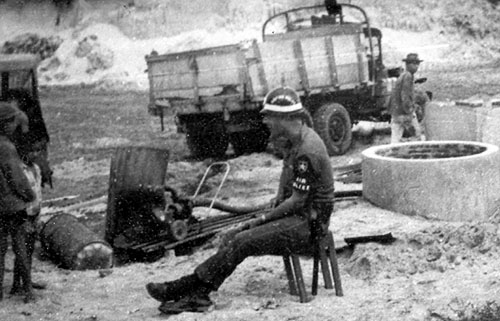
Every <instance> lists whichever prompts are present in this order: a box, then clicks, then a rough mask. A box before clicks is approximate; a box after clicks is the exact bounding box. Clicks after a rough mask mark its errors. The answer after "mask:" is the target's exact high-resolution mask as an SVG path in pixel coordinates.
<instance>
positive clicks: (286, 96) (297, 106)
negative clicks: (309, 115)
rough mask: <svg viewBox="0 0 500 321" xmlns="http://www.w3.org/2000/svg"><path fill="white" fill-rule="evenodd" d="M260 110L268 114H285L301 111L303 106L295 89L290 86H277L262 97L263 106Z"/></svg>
mask: <svg viewBox="0 0 500 321" xmlns="http://www.w3.org/2000/svg"><path fill="white" fill-rule="evenodd" d="M260 112H261V113H262V114H268V115H275V116H285V115H292V114H300V113H303V112H304V107H303V106H302V103H301V102H300V97H299V95H298V94H297V92H295V90H293V89H292V88H290V87H278V88H275V89H273V90H271V91H270V92H268V93H267V95H266V97H265V98H264V108H262V110H261V111H260Z"/></svg>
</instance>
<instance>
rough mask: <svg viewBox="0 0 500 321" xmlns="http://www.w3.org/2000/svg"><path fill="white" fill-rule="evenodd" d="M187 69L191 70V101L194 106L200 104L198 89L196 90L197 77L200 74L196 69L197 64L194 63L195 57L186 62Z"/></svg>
mask: <svg viewBox="0 0 500 321" xmlns="http://www.w3.org/2000/svg"><path fill="white" fill-rule="evenodd" d="M188 64H189V69H190V70H191V76H192V77H193V78H192V85H193V100H194V104H199V103H200V89H199V88H198V76H199V74H200V70H199V68H198V62H197V61H196V57H195V56H192V57H190V58H189V60H188Z"/></svg>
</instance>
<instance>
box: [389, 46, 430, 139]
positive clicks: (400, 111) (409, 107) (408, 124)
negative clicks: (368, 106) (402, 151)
mask: <svg viewBox="0 0 500 321" xmlns="http://www.w3.org/2000/svg"><path fill="white" fill-rule="evenodd" d="M403 61H404V62H405V63H406V70H405V71H404V72H403V73H402V74H401V75H400V76H399V78H398V80H397V81H396V85H395V88H394V90H393V91H392V96H391V100H390V110H391V144H394V143H399V142H400V141H401V138H402V137H403V133H404V131H405V129H406V130H411V128H412V127H413V128H414V129H415V136H416V137H417V138H419V139H420V140H425V137H424V136H423V135H422V130H421V128H420V124H419V123H418V119H417V116H416V114H415V110H416V105H415V89H414V75H415V73H416V72H417V70H418V67H419V65H420V63H421V62H422V61H423V60H420V59H419V58H418V55H417V54H416V53H410V54H408V55H407V56H406V59H403Z"/></svg>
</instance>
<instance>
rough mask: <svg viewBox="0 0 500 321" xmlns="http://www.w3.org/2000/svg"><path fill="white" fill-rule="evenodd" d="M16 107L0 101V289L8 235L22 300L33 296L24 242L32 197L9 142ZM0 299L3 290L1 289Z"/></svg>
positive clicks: (11, 144)
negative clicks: (20, 278)
mask: <svg viewBox="0 0 500 321" xmlns="http://www.w3.org/2000/svg"><path fill="white" fill-rule="evenodd" d="M18 115H19V110H18V109H17V108H15V107H14V106H13V105H12V104H10V103H0V289H2V288H3V279H4V272H5V254H6V251H7V238H8V236H9V235H10V236H11V238H12V249H13V251H14V254H15V256H16V260H19V262H20V263H21V264H20V271H19V272H20V273H21V277H22V278H23V280H25V282H24V289H23V290H24V292H25V295H26V297H25V301H26V302H29V301H31V300H33V299H34V296H33V291H32V287H31V271H30V269H29V266H28V259H27V253H26V244H25V230H24V228H23V224H24V222H25V220H26V217H27V214H26V207H27V203H28V202H31V201H33V200H34V199H35V193H34V192H33V190H32V189H31V186H30V183H29V181H28V178H27V177H26V176H25V174H24V172H23V169H22V161H21V159H20V158H19V155H18V153H17V151H16V148H15V146H14V144H13V143H12V141H11V138H12V135H13V133H14V131H15V129H16V127H17V125H18V123H17V119H18V118H17V116H18ZM0 298H3V293H1V292H0Z"/></svg>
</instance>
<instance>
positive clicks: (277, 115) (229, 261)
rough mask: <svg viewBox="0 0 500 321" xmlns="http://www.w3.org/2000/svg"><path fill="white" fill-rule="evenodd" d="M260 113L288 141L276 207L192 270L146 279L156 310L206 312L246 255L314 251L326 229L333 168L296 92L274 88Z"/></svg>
mask: <svg viewBox="0 0 500 321" xmlns="http://www.w3.org/2000/svg"><path fill="white" fill-rule="evenodd" d="M261 112H262V113H263V115H264V123H265V124H266V125H267V126H268V127H269V129H270V132H271V140H275V139H281V138H282V137H286V139H287V140H288V141H289V143H290V145H289V149H288V150H287V153H286V155H285V158H284V160H283V170H282V173H281V177H280V184H279V189H278V194H277V197H276V201H275V204H274V207H273V209H272V210H271V212H270V213H268V214H266V217H265V219H263V220H262V222H263V224H261V225H258V226H252V228H250V229H248V230H243V231H239V232H238V233H236V234H234V235H232V238H231V240H230V242H227V244H225V245H224V246H221V247H220V248H219V250H218V251H217V253H215V254H214V255H213V256H211V257H210V258H208V259H207V260H206V261H205V262H203V263H202V264H200V265H199V266H198V267H197V268H196V269H195V270H194V273H193V274H189V275H187V276H184V277H182V278H180V279H178V280H175V281H171V282H164V283H148V284H147V285H146V289H147V291H148V293H149V295H150V296H152V297H153V298H154V299H156V300H158V301H160V302H163V304H162V305H161V306H160V311H162V312H164V313H167V314H173V313H180V312H184V311H204V310H206V308H207V307H209V306H210V305H211V304H212V302H211V301H210V297H209V293H210V292H212V291H217V289H218V288H219V287H220V286H221V285H222V283H223V282H224V280H225V279H226V278H227V277H229V276H230V275H231V274H232V272H233V271H234V270H235V269H236V267H237V266H238V264H240V263H241V262H243V260H244V259H245V258H247V257H249V256H260V255H290V254H307V253H312V246H313V243H314V241H315V238H316V237H320V236H321V235H322V234H323V233H325V232H326V231H327V230H328V226H329V221H330V215H331V213H332V211H333V197H334V185H333V172H332V167H331V164H330V158H329V156H328V153H327V150H326V147H325V145H324V143H323V141H322V140H321V138H320V137H319V136H318V135H317V134H316V132H315V131H314V130H313V129H311V128H310V127H308V126H307V125H306V123H305V119H306V115H305V110H304V108H303V106H302V104H301V102H300V98H299V96H298V95H297V93H296V92H295V91H294V90H292V89H290V88H287V87H281V88H277V89H274V90H272V91H271V92H269V93H268V94H267V96H266V98H265V99H264V108H263V109H262V111H261Z"/></svg>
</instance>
